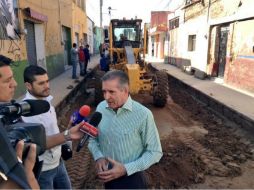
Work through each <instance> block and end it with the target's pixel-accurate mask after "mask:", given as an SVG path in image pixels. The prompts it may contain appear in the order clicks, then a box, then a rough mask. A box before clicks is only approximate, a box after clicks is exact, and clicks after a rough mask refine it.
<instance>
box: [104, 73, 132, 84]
mask: <svg viewBox="0 0 254 190" xmlns="http://www.w3.org/2000/svg"><path fill="white" fill-rule="evenodd" d="M114 79H118V80H119V85H120V87H125V86H128V85H129V77H128V75H127V74H126V73H125V72H123V71H120V70H113V71H109V72H107V73H106V74H105V75H104V76H103V77H102V78H101V80H102V81H108V80H114Z"/></svg>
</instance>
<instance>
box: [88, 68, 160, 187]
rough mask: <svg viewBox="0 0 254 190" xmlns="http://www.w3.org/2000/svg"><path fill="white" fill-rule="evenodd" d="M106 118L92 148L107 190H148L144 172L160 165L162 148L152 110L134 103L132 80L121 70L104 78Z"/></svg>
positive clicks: (103, 110)
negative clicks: (130, 91) (130, 93)
mask: <svg viewBox="0 0 254 190" xmlns="http://www.w3.org/2000/svg"><path fill="white" fill-rule="evenodd" d="M102 91H103V93H104V99H105V101H102V102H101V103H100V104H99V105H98V106H97V109H96V111H98V112H100V113H101V114H102V120H101V122H100V123H99V125H98V130H99V134H98V137H97V138H91V139H90V140H89V145H88V148H89V150H90V152H91V153H92V155H93V158H94V160H95V161H96V170H97V175H98V177H99V179H101V180H102V181H103V182H104V186H105V189H146V188H147V183H146V179H145V176H144V172H143V171H144V170H146V169H147V168H149V167H150V166H151V165H153V164H155V163H157V162H159V160H160V158H161V157H162V148H161V143H160V138H159V134H158V131H157V127H156V124H155V121H154V118H153V115H152V113H151V111H150V110H148V109H147V108H146V107H144V106H143V105H141V104H140V103H138V102H136V101H134V100H132V99H131V97H130V95H129V78H128V76H127V75H126V74H125V73H124V72H122V71H119V70H114V71H109V72H107V73H106V74H105V75H104V76H103V77H102Z"/></svg>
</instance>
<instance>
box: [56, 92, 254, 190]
mask: <svg viewBox="0 0 254 190" xmlns="http://www.w3.org/2000/svg"><path fill="white" fill-rule="evenodd" d="M133 98H134V99H136V100H137V101H139V102H141V103H142V104H144V105H145V106H146V107H148V108H149V109H151V110H152V112H153V114H154V117H155V120H156V124H157V127H158V129H159V133H160V137H161V142H162V147H163V157H162V159H161V161H160V162H159V163H158V164H156V165H154V166H152V167H151V168H149V169H148V170H147V177H148V179H149V180H148V181H149V187H150V188H164V189H168V188H241V189H242V188H254V181H253V180H252V176H253V174H254V161H253V159H254V156H253V152H254V146H253V143H252V139H249V140H248V139H247V138H246V134H245V133H244V132H243V131H242V130H240V129H238V126H236V125H235V124H233V123H231V122H230V121H228V120H226V119H225V118H220V117H219V116H217V115H215V114H214V113H213V112H211V111H210V110H209V109H207V107H204V106H203V105H202V104H199V103H198V102H197V101H196V100H194V99H192V97H190V96H189V95H188V94H186V93H184V91H181V90H177V89H174V91H170V98H168V102H167V105H166V107H165V108H155V107H154V106H153V105H152V104H151V102H152V100H151V97H150V96H146V95H138V96H134V97H133ZM92 102H93V90H91V94H90V95H89V96H88V97H84V96H83V95H82V96H78V97H77V99H74V100H73V103H72V104H70V105H71V106H70V107H69V109H66V110H65V113H61V115H62V117H60V123H61V124H62V125H64V124H65V123H66V122H67V120H68V118H69V116H70V114H71V113H72V111H73V110H74V109H78V108H79V107H80V106H81V105H83V104H88V105H89V104H90V105H91V104H92ZM74 145H75V144H74ZM93 163H94V162H93V160H92V159H91V155H90V154H89V152H88V150H87V148H84V149H83V150H82V151H81V152H80V153H75V154H74V156H73V159H71V160H69V161H67V162H66V164H67V170H68V172H69V175H70V176H71V180H72V184H73V187H74V188H93V189H94V188H96V189H100V188H103V185H102V184H101V183H100V182H99V181H98V179H96V175H95V172H94V165H93Z"/></svg>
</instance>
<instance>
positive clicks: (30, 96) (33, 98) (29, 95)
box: [25, 91, 53, 102]
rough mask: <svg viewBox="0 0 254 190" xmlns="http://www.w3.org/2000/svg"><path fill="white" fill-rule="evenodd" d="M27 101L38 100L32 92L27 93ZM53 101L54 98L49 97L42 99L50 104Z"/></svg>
mask: <svg viewBox="0 0 254 190" xmlns="http://www.w3.org/2000/svg"><path fill="white" fill-rule="evenodd" d="M25 99H32V100H37V99H38V98H36V97H34V96H33V95H32V94H30V92H28V91H27V92H26V95H25ZM52 99H53V96H51V95H49V96H48V97H45V98H42V100H46V101H48V102H51V101H52Z"/></svg>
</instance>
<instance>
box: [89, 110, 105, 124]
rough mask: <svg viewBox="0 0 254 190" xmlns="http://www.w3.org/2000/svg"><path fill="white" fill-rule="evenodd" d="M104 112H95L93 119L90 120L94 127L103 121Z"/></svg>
mask: <svg viewBox="0 0 254 190" xmlns="http://www.w3.org/2000/svg"><path fill="white" fill-rule="evenodd" d="M101 118H102V114H101V113H100V112H94V114H93V115H92V117H91V119H90V120H89V124H91V125H92V126H94V127H97V126H98V125H99V123H100V122H101Z"/></svg>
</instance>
